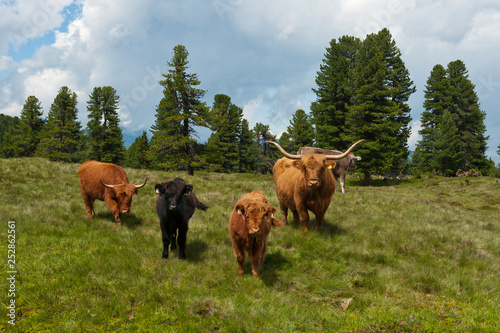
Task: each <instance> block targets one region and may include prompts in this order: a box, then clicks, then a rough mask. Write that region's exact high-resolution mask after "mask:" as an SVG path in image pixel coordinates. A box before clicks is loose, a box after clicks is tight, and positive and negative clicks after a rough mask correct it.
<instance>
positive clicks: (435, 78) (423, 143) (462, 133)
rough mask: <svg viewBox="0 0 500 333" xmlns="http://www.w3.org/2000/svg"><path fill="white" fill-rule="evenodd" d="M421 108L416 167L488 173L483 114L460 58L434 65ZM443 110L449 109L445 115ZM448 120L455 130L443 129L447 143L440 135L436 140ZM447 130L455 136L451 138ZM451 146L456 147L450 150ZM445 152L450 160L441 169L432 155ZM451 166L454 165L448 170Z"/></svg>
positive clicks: (453, 172) (415, 157)
mask: <svg viewBox="0 0 500 333" xmlns="http://www.w3.org/2000/svg"><path fill="white" fill-rule="evenodd" d="M424 108H425V111H424V112H423V113H422V118H421V122H422V129H421V130H420V132H419V133H420V134H421V135H422V139H421V140H420V141H419V142H418V144H417V147H416V150H415V155H414V163H415V167H416V168H417V170H419V171H424V172H428V171H433V170H439V171H441V172H442V173H443V174H446V175H453V174H455V173H456V172H458V171H460V170H463V171H468V170H471V169H476V170H480V171H482V172H484V173H488V172H489V170H490V169H491V162H490V161H489V160H488V159H487V158H486V156H485V152H486V148H487V147H486V141H487V140H488V137H487V136H485V132H486V126H485V125H484V118H485V116H486V114H485V113H484V112H483V111H481V109H480V107H479V100H478V97H477V94H476V93H475V91H474V85H473V84H472V83H471V82H470V80H469V79H468V73H467V69H466V68H465V64H464V63H463V62H462V61H460V60H456V61H452V62H450V63H449V64H448V66H447V68H446V70H445V69H444V67H443V66H441V65H436V66H434V68H433V70H432V72H431V75H430V77H429V79H428V81H427V86H426V94H425V102H424ZM445 113H449V115H447V117H446V118H445V117H444V114H445ZM452 120H453V121H455V124H454V127H455V128H456V131H451V130H449V129H448V130H447V131H446V133H447V135H448V137H447V140H448V141H449V142H450V144H448V145H444V144H442V139H440V140H441V142H440V143H441V144H439V143H438V141H439V138H438V134H441V135H443V134H442V131H443V128H448V127H449V126H450V122H451V121H452ZM438 130H440V131H441V133H439V131H438ZM450 133H453V134H454V135H455V136H456V137H454V138H451V137H450V135H451V134H450ZM451 142H458V145H451ZM451 147H453V149H456V151H454V152H453V153H452V151H451V150H450V149H451ZM443 151H444V152H443ZM457 154H458V155H457ZM446 155H448V156H449V158H450V159H451V160H452V161H450V162H449V163H448V169H447V170H444V169H443V168H442V167H440V166H439V165H438V166H436V162H435V159H436V156H446ZM456 156H458V162H457V163H455V158H456ZM441 164H442V163H441ZM451 167H454V168H455V169H454V170H452V169H450V168H451Z"/></svg>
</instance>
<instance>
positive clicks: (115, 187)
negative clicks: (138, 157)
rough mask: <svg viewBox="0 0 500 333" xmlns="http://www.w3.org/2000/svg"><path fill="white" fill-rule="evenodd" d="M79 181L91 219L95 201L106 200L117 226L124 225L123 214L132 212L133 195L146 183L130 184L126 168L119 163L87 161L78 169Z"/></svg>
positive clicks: (88, 216)
mask: <svg viewBox="0 0 500 333" xmlns="http://www.w3.org/2000/svg"><path fill="white" fill-rule="evenodd" d="M78 181H79V183H80V189H81V191H82V197H83V202H84V203H85V209H86V211H87V218H88V219H89V220H90V219H92V216H93V215H94V201H95V200H96V199H98V200H101V201H104V202H106V204H107V205H108V207H109V209H110V210H111V212H112V213H113V215H114V217H115V222H116V225H117V226H121V225H122V221H121V219H120V215H121V214H128V213H130V206H131V205H132V196H133V195H134V194H137V193H138V191H139V189H140V188H141V187H143V186H144V185H146V181H147V178H146V180H145V181H144V183H143V184H141V185H135V184H129V182H128V178H127V174H126V173H125V170H124V169H123V168H122V167H121V166H118V165H115V164H111V163H102V162H97V161H87V162H84V163H82V165H81V166H80V168H79V169H78Z"/></svg>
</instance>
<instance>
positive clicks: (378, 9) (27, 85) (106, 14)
mask: <svg viewBox="0 0 500 333" xmlns="http://www.w3.org/2000/svg"><path fill="white" fill-rule="evenodd" d="M76 1H78V3H79V4H80V5H81V11H79V13H78V16H77V17H74V18H72V22H70V23H69V24H68V25H67V28H62V27H61V23H62V22H63V21H64V15H65V14H64V10H63V9H64V7H65V6H66V5H68V4H69V3H70V2H71V1H69V0H48V1H47V2H45V3H46V4H48V5H45V7H46V8H49V9H46V10H44V9H43V8H42V7H41V5H40V2H39V1H38V0H23V1H13V2H11V3H12V5H7V4H6V3H5V2H2V3H1V4H0V31H2V32H4V31H5V32H6V33H3V34H1V35H0V71H1V77H2V82H0V112H2V113H7V112H9V114H16V111H15V109H16V108H17V110H18V113H17V114H19V112H20V110H21V108H20V107H19V106H21V105H22V104H23V103H24V101H25V99H26V97H27V96H29V95H31V94H34V95H35V96H37V97H38V98H39V99H40V100H41V101H42V106H43V107H44V110H48V109H49V107H50V104H51V103H52V101H53V99H54V97H55V96H56V94H57V91H58V89H59V88H60V87H61V86H63V85H67V86H68V87H69V88H70V89H71V90H72V91H75V92H77V94H78V100H79V110H80V118H81V119H86V101H87V99H88V95H89V93H90V92H91V91H92V89H93V88H94V87H96V86H104V85H110V86H112V87H113V88H115V89H116V90H117V92H118V95H119V96H120V117H121V118H122V123H121V125H122V126H124V127H125V131H130V132H136V131H142V130H149V128H150V126H151V124H152V123H153V122H154V113H155V109H156V105H158V103H159V101H160V99H161V97H162V87H161V86H160V85H159V84H158V83H157V82H158V80H160V79H161V72H166V71H167V70H168V68H167V65H166V62H167V61H170V59H171V57H172V49H173V48H174V46H175V45H177V44H182V45H185V46H186V47H187V49H188V51H189V58H188V60H189V62H190V66H191V67H190V71H191V72H192V73H197V74H198V77H199V79H200V81H201V85H200V88H202V89H206V90H207V91H208V92H207V95H206V98H205V101H206V102H207V104H208V105H211V104H212V102H213V101H212V100H210V99H211V98H212V97H213V96H214V95H215V94H218V93H224V94H227V95H228V96H230V97H231V99H232V102H233V103H235V104H236V105H239V106H242V107H243V109H244V116H245V117H246V118H247V119H248V120H249V121H250V122H251V126H252V125H253V124H255V123H256V122H262V123H264V124H269V125H270V127H271V129H272V131H273V132H274V133H280V132H282V131H283V130H285V129H286V127H287V126H288V124H289V121H290V119H291V116H292V115H293V113H294V112H295V111H296V110H297V109H299V108H301V109H304V110H305V111H309V110H308V108H309V105H310V103H311V102H312V101H313V100H314V99H315V95H314V93H313V92H312V91H311V89H312V88H315V86H316V85H315V82H314V78H315V75H316V72H317V71H318V70H319V66H320V64H321V61H322V58H323V57H324V53H325V48H326V47H328V46H329V42H330V40H331V39H332V38H338V37H341V36H343V35H355V36H357V37H360V38H364V37H365V35H366V34H367V33H372V32H377V31H378V30H380V29H381V28H383V27H389V29H390V31H391V33H392V34H393V37H394V38H395V40H396V43H397V46H398V47H399V48H400V49H401V50H402V53H403V54H402V57H403V60H404V61H405V64H406V65H407V67H408V69H409V70H410V75H411V78H412V79H413V81H414V82H415V84H416V86H417V93H416V94H414V95H413V96H412V97H411V100H410V106H411V107H412V118H413V123H412V127H413V130H412V137H411V138H410V140H411V142H410V146H411V145H413V144H414V143H415V142H416V140H417V136H416V135H417V134H416V133H417V132H418V126H417V125H418V123H419V122H418V121H419V119H420V112H421V111H422V102H423V90H424V86H425V83H426V80H427V77H428V75H429V73H430V71H431V69H432V67H433V66H434V65H435V64H438V63H439V64H442V65H444V66H446V65H447V64H448V63H449V62H450V61H453V60H456V59H461V60H463V61H464V63H465V64H466V66H467V68H468V69H469V74H470V79H471V80H472V81H473V83H475V84H476V85H477V89H478V91H479V93H480V94H481V100H480V102H481V107H482V108H483V109H484V110H485V111H486V112H487V114H488V117H487V120H488V122H489V124H488V123H487V126H488V129H490V128H495V127H494V126H495V124H498V123H500V115H498V114H497V113H496V109H497V107H496V106H497V105H498V104H499V103H500V94H498V91H499V90H500V68H499V67H498V65H497V62H498V57H499V56H500V23H499V22H500V16H499V15H500V14H499V13H500V3H498V1H496V0H495V1H493V0H479V1H475V2H471V1H465V0H461V1H459V2H458V3H457V2H456V1H451V0H443V1H432V0H421V1H418V2H417V1H416V0H410V1H405V0H391V1H388V2H380V1H375V0H358V1H350V0H334V1H327V0H312V1H307V2H306V1H298V0H289V1H285V0H276V1H272V2H269V1H263V0H260V1H259V0H256V1H243V0H215V1H201V0H186V1H182V2H180V1H179V2H173V1H169V2H155V1H153V0H145V2H144V1H138V0H126V1H118V0H110V1H105V2H103V1H98V0H76ZM37 15H38V16H37ZM44 15H45V16H46V17H50V18H51V20H50V22H49V21H45V20H44V17H45V16H44ZM42 16H44V17H42ZM34 17H38V21H37V22H38V23H40V24H38V27H39V29H35V31H33V35H30V37H29V38H30V39H29V40H36V38H38V37H39V36H44V35H46V34H48V33H53V34H54V36H55V40H54V41H53V43H51V44H50V43H48V44H47V43H45V45H43V46H42V47H39V48H38V49H37V50H35V52H34V55H33V56H32V57H29V59H25V60H17V59H18V58H17V55H16V51H15V46H16V45H17V46H21V44H22V43H21V42H18V41H16V40H9V36H16V34H17V35H22V31H23V24H24V25H26V22H29V21H30V20H33V18H34ZM26 20H28V21H26ZM42 23H43V24H42ZM24 29H26V28H24ZM11 39H12V38H11ZM10 42H14V45H11V47H10V51H9V43H10ZM498 132H500V131H496V132H495V133H488V134H489V135H490V136H491V140H490V143H489V146H493V145H494V146H495V147H496V146H497V145H498V142H500V134H498ZM497 156H498V155H497ZM493 157H495V156H493Z"/></svg>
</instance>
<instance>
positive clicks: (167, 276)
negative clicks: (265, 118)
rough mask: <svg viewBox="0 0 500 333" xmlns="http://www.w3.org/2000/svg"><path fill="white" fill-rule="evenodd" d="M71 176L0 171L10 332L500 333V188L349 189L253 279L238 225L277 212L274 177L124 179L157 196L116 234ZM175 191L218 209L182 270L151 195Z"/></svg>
mask: <svg viewBox="0 0 500 333" xmlns="http://www.w3.org/2000/svg"><path fill="white" fill-rule="evenodd" d="M77 170H78V165H76V164H63V163H55V162H49V161H47V160H45V159H37V158H25V159H7V160H5V159H3V160H0V187H1V191H0V225H1V228H2V230H1V233H0V235H2V236H1V239H0V249H1V251H0V253H2V257H1V258H2V260H3V263H4V264H3V265H2V267H4V269H3V270H4V272H3V274H2V276H3V278H2V279H0V295H1V296H0V300H1V304H2V306H1V308H2V315H1V317H0V331H19V332H83V331H85V332H103V331H108V332H499V331H500V315H499V308H500V235H499V233H500V218H499V217H500V211H499V208H500V181H499V179H495V178H487V177H477V178H465V177H461V178H439V177H434V178H429V179H422V180H417V179H412V180H404V181H396V180H375V181H373V185H372V186H370V187H362V186H359V185H358V184H359V183H360V180H359V179H355V178H353V179H350V180H348V183H347V187H346V191H347V193H346V194H343V195H342V194H341V193H336V194H335V195H334V197H333V200H332V204H331V206H330V208H329V210H328V213H327V215H326V217H325V221H324V224H323V231H322V232H321V233H318V232H315V231H310V232H308V233H306V234H303V233H302V232H301V228H300V226H297V225H290V226H288V227H280V228H274V229H273V230H272V231H271V234H270V237H269V243H268V251H267V255H266V263H265V267H264V268H263V270H262V271H261V276H260V277H259V278H258V279H255V278H253V277H252V274H251V268H250V264H249V262H248V261H247V262H246V266H245V275H244V276H243V277H239V276H238V275H237V263H236V259H235V257H234V253H233V250H232V247H231V241H230V238H229V233H228V222H229V216H230V213H231V210H232V208H233V206H234V204H235V203H236V201H237V200H238V199H239V197H240V196H241V195H243V194H245V193H247V192H250V191H252V190H254V189H260V190H262V191H264V193H266V195H267V197H268V199H269V201H270V202H271V204H272V205H274V206H276V207H277V208H278V206H277V199H276V195H275V192H274V183H273V181H272V177H271V176H262V175H249V174H244V175H241V174H224V175H220V174H216V173H206V172H195V176H192V177H191V176H187V175H186V174H185V173H183V172H156V171H146V170H133V169H126V170H127V173H128V177H129V179H130V181H131V182H134V183H141V182H142V181H143V180H144V178H145V177H147V178H148V184H147V185H146V186H145V187H144V188H143V189H141V190H140V191H139V196H137V197H134V201H133V204H132V214H130V215H127V216H124V217H123V218H122V221H123V227H121V228H119V227H116V226H115V223H114V219H113V216H112V215H111V213H110V212H109V211H108V208H107V206H106V205H105V203H103V202H97V203H96V216H95V217H94V219H93V220H91V221H89V220H87V218H86V214H85V208H84V205H83V200H82V198H81V194H80V189H79V186H78V179H77ZM174 176H180V177H183V178H184V179H185V180H186V181H187V182H188V183H191V184H193V185H194V192H195V193H196V195H197V196H198V198H199V200H200V201H202V202H204V203H205V204H207V205H209V207H210V208H209V209H208V210H207V211H206V212H203V211H196V212H195V214H194V216H193V218H192V219H191V222H190V228H189V232H188V241H187V251H186V253H187V259H186V260H179V259H177V254H178V253H177V251H174V252H173V253H172V254H171V257H170V258H169V259H167V260H162V259H161V251H162V245H161V233H160V228H159V224H158V218H157V216H156V212H155V208H154V205H155V199H156V194H155V193H154V185H155V184H156V183H160V182H164V181H166V180H170V179H172V178H173V177H174ZM278 210H279V209H278ZM277 217H278V218H281V215H280V214H279V213H278V214H277ZM311 217H312V221H311V224H310V225H309V229H310V230H313V229H314V223H315V221H314V216H311ZM289 218H290V220H291V215H290V217H289ZM8 221H15V232H16V234H15V235H16V243H15V246H16V248H15V250H16V258H15V260H16V262H15V269H16V271H17V274H16V280H15V297H14V299H15V305H16V309H15V314H16V318H15V319H16V320H15V324H16V325H15V326H12V325H11V324H9V323H8V320H10V318H9V317H8V316H7V314H8V313H9V310H8V309H7V305H8V304H9V303H8V302H9V301H10V299H12V297H8V292H9V288H10V285H9V283H10V282H9V281H8V280H7V279H6V278H5V277H6V276H7V271H9V268H8V267H7V262H8V260H7V255H8V245H9V242H8V235H7V232H8Z"/></svg>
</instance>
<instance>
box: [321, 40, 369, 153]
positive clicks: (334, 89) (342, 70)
mask: <svg viewBox="0 0 500 333" xmlns="http://www.w3.org/2000/svg"><path fill="white" fill-rule="evenodd" d="M360 45H361V41H360V40H359V39H358V38H355V37H350V36H343V37H341V38H339V40H338V41H337V40H335V39H332V41H331V42H330V47H327V48H326V53H325V55H324V56H325V58H324V59H323V64H322V65H321V66H320V70H319V71H318V72H317V76H316V84H317V85H318V88H317V89H313V91H314V92H315V93H316V101H315V102H313V103H312V105H311V111H312V121H313V124H314V126H315V130H316V146H318V147H322V148H327V149H340V150H343V149H347V148H348V147H349V146H350V145H351V144H352V142H347V141H345V138H344V136H345V134H346V113H347V111H348V106H349V105H350V104H351V98H352V97H353V95H354V93H355V92H354V91H353V87H354V85H353V79H354V77H353V74H354V70H355V66H356V55H357V53H358V50H359V48H360Z"/></svg>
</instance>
